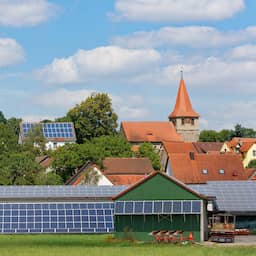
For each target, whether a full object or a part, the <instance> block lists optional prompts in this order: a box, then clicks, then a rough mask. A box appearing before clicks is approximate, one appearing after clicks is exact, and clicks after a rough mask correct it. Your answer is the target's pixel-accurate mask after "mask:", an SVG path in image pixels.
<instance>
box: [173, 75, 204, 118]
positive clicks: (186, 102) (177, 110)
mask: <svg viewBox="0 0 256 256" xmlns="http://www.w3.org/2000/svg"><path fill="white" fill-rule="evenodd" d="M176 117H199V114H198V113H197V112H196V111H195V110H194V109H193V107H192V104H191V102H190V99H189V96H188V92H187V88H186V85H185V82H184V80H183V76H182V75H181V80H180V85H179V91H178V95H177V98H176V104H175V107H174V110H173V112H172V113H171V114H170V115H169V118H176Z"/></svg>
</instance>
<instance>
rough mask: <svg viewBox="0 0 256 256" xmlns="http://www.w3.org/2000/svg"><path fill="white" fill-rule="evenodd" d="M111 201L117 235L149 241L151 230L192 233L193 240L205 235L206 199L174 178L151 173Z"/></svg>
mask: <svg viewBox="0 0 256 256" xmlns="http://www.w3.org/2000/svg"><path fill="white" fill-rule="evenodd" d="M113 200H114V204H115V212H114V219H115V235H116V237H117V238H125V237H130V238H132V239H136V240H142V241H151V240H153V239H154V237H153V236H152V235H149V234H150V233H151V232H152V231H153V230H182V231H183V232H184V236H188V235H189V233H190V232H192V233H193V237H194V240H195V241H203V240H204V239H205V238H206V234H207V217H206V209H205V208H206V207H205V202H206V198H205V197H204V196H202V195H200V194H198V193H197V192H195V191H193V190H191V189H190V188H188V187H187V186H186V185H184V184H183V183H181V182H179V181H178V180H176V179H174V178H173V177H170V176H167V175H165V174H163V173H160V172H153V173H152V174H150V175H148V176H147V177H146V178H145V179H143V180H141V181H140V182H138V183H136V184H134V185H133V186H131V187H129V188H128V189H126V190H124V191H123V192H121V193H120V194H118V195H117V196H115V197H114V198H113Z"/></svg>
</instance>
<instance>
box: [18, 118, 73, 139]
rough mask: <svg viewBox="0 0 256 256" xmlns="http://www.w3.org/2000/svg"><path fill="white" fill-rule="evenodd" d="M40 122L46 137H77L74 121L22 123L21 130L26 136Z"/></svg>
mask: <svg viewBox="0 0 256 256" xmlns="http://www.w3.org/2000/svg"><path fill="white" fill-rule="evenodd" d="M38 124H40V125H41V127H42V132H43V135H44V137H45V138H46V139H53V138H64V139H75V138H76V135H75V130H74V127H73V123H69V122H66V123H22V124H21V128H22V129H21V130H22V134H23V136H24V137H26V136H27V135H28V132H29V130H30V129H31V128H32V127H35V126H37V125H38Z"/></svg>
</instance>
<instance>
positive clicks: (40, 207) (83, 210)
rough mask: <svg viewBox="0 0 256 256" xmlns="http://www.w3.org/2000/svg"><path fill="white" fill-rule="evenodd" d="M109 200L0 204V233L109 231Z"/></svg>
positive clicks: (110, 222)
mask: <svg viewBox="0 0 256 256" xmlns="http://www.w3.org/2000/svg"><path fill="white" fill-rule="evenodd" d="M113 207H114V204H113V203H112V202H97V203H95V202H94V203H91V202H90V203H81V202H74V203H66V202H65V203H52V202H51V203H1V204H0V233H109V232H113V231H114V221H113Z"/></svg>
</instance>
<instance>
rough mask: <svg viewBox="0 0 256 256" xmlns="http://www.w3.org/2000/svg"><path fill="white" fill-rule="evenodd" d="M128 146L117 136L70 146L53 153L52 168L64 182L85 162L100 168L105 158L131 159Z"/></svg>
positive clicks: (131, 154)
mask: <svg viewBox="0 0 256 256" xmlns="http://www.w3.org/2000/svg"><path fill="white" fill-rule="evenodd" d="M131 156H133V152H132V151H131V146H130V144H129V143H128V142H127V141H126V140H124V139H123V138H122V137H121V136H119V135H109V136H101V137H99V138H94V139H92V140H91V141H87V142H86V143H84V144H70V145H65V146H63V147H60V148H58V149H57V150H56V151H55V152H53V168H54V169H55V170H56V173H57V174H59V175H60V176H61V177H62V179H63V181H64V182H65V181H66V180H67V179H69V178H70V177H71V176H72V174H74V173H75V172H76V171H77V170H78V169H79V168H80V167H82V166H83V165H84V164H85V163H87V162H93V163H97V164H98V165H99V166H100V167H102V160H103V159H105V158H106V157H131Z"/></svg>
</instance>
